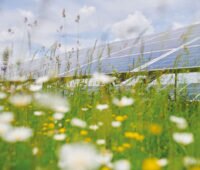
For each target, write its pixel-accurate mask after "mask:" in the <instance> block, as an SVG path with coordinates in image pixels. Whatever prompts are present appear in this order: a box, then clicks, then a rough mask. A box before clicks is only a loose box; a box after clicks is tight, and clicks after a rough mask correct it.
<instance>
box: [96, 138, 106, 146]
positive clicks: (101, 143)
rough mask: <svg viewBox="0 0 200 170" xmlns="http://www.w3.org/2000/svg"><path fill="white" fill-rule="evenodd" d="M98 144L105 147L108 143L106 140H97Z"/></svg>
mask: <svg viewBox="0 0 200 170" xmlns="http://www.w3.org/2000/svg"><path fill="white" fill-rule="evenodd" d="M96 143H97V145H105V144H106V141H105V139H97V141H96Z"/></svg>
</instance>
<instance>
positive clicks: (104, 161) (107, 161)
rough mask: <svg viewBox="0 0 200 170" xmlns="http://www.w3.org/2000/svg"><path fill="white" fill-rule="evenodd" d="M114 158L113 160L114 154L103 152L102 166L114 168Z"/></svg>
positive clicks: (101, 155)
mask: <svg viewBox="0 0 200 170" xmlns="http://www.w3.org/2000/svg"><path fill="white" fill-rule="evenodd" d="M112 158H113V153H112V152H110V151H109V150H103V151H102V152H101V154H100V157H99V162H100V163H101V164H102V165H106V166H108V167H110V168H112V164H111V161H112Z"/></svg>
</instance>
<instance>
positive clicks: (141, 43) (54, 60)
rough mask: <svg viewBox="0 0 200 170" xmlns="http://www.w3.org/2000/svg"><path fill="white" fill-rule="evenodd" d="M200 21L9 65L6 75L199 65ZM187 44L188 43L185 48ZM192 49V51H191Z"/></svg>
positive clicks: (40, 74)
mask: <svg viewBox="0 0 200 170" xmlns="http://www.w3.org/2000/svg"><path fill="white" fill-rule="evenodd" d="M141 35H142V34H141ZM199 35H200V24H196V25H193V26H189V27H185V28H181V29H178V30H174V31H168V32H164V33H160V34H156V35H149V36H139V37H138V38H134V39H129V40H124V41H118V42H113V43H110V44H103V45H100V46H97V45H95V46H94V47H92V48H86V49H81V50H78V51H76V50H74V51H72V52H69V53H66V54H62V55H59V56H55V55H53V54H52V55H48V57H47V56H45V57H41V58H37V59H33V60H30V61H27V62H24V63H20V64H19V65H17V64H15V65H10V66H9V69H8V72H7V76H13V75H26V76H28V75H34V76H35V77H37V76H42V75H48V74H50V73H56V74H57V76H60V77H63V76H72V75H73V74H74V73H78V74H84V75H87V74H92V73H94V72H97V71H101V72H104V73H106V74H111V73H113V72H114V71H117V72H119V73H125V72H129V71H130V72H138V71H152V70H163V69H174V68H186V67H187V68H192V67H200V63H199V61H198V59H199V55H198V53H199V52H200V51H199V50H200V46H199V45H200V38H199V39H198V37H199ZM185 46H187V47H186V48H185ZM188 51H189V52H188Z"/></svg>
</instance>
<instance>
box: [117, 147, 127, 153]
mask: <svg viewBox="0 0 200 170" xmlns="http://www.w3.org/2000/svg"><path fill="white" fill-rule="evenodd" d="M124 150H125V149H124V147H123V146H118V147H117V148H116V151H117V152H123V151H124Z"/></svg>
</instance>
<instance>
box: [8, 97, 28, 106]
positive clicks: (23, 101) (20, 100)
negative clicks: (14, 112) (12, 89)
mask: <svg viewBox="0 0 200 170" xmlns="http://www.w3.org/2000/svg"><path fill="white" fill-rule="evenodd" d="M31 101H32V98H31V96H29V95H26V94H24V95H22V94H16V95H13V96H11V97H10V103H11V104H13V105H14V106H17V107H24V106H27V105H28V104H30V103H31Z"/></svg>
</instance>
